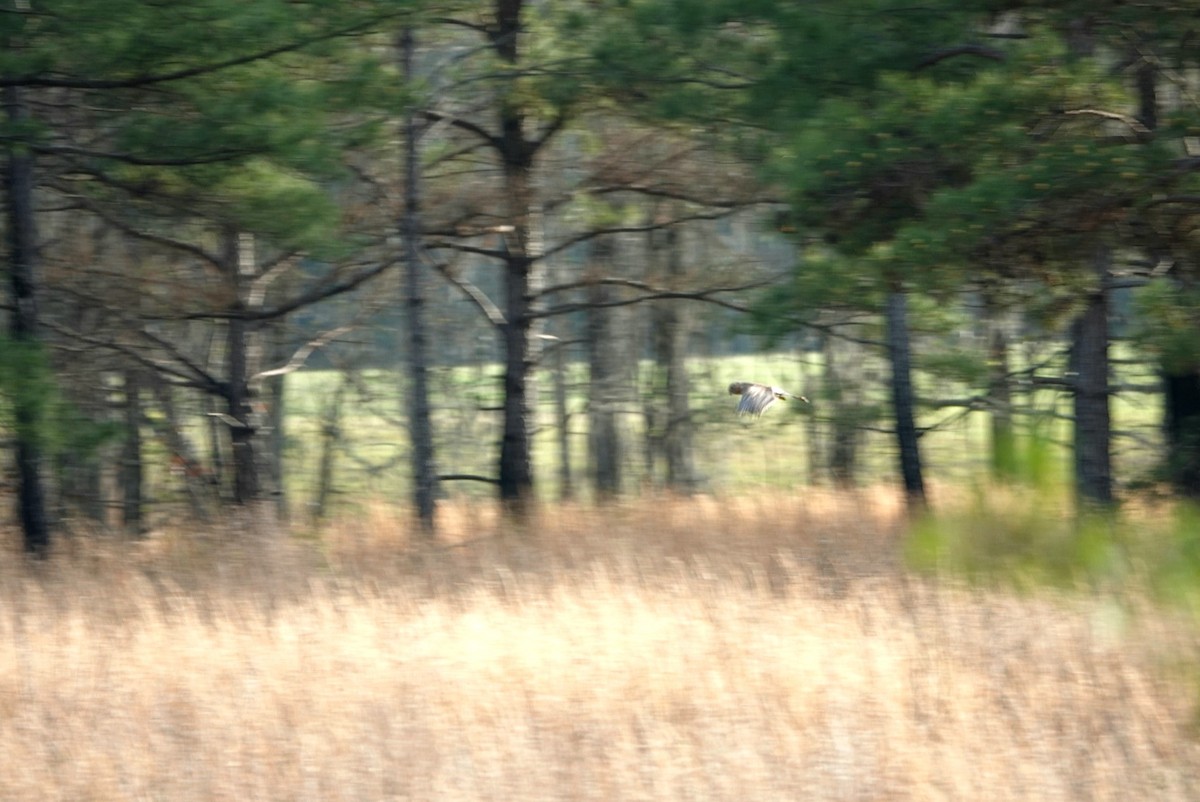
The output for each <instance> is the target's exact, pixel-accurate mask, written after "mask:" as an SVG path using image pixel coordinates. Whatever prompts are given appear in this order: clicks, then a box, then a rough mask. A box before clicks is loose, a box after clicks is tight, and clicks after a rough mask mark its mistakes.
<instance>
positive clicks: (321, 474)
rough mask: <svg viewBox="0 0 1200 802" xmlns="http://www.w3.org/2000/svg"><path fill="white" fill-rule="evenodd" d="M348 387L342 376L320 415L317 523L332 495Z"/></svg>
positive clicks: (326, 511)
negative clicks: (344, 401)
mask: <svg viewBox="0 0 1200 802" xmlns="http://www.w3.org/2000/svg"><path fill="white" fill-rule="evenodd" d="M349 387H350V382H349V380H348V378H347V377H346V376H345V375H343V376H342V380H341V381H340V382H339V383H338V387H337V390H335V391H334V393H333V397H332V398H330V399H329V400H328V401H327V402H326V404H325V409H324V411H323V412H322V413H321V456H320V461H319V462H318V463H317V498H316V502H315V503H314V508H313V518H314V519H316V520H318V521H322V520H324V519H325V516H326V514H327V513H328V511H329V499H330V497H331V496H332V495H333V493H334V486H333V473H334V462H335V460H336V458H337V451H338V449H339V448H340V447H341V442H342V400H343V398H345V395H346V390H347V389H348V388H349Z"/></svg>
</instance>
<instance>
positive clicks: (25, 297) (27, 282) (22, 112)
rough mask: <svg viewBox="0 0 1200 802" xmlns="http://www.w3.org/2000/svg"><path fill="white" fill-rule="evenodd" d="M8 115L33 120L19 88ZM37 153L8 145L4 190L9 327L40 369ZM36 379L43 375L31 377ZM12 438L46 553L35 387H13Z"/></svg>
mask: <svg viewBox="0 0 1200 802" xmlns="http://www.w3.org/2000/svg"><path fill="white" fill-rule="evenodd" d="M4 109H5V116H6V119H7V120H8V123H9V125H10V126H12V127H13V128H14V129H15V130H21V128H22V127H24V126H27V125H28V124H29V112H28V109H27V107H26V105H25V102H24V99H23V98H22V96H21V90H20V89H19V88H17V87H15V86H10V87H7V88H5V90H4ZM33 167H34V165H33V155H32V153H31V152H30V151H29V150H28V149H27V148H24V147H20V146H16V145H10V147H9V152H8V170H7V171H6V175H5V187H4V189H5V194H6V196H7V198H6V200H7V201H8V215H7V228H8V259H9V265H8V275H9V286H10V288H11V292H12V312H11V315H10V321H11V323H10V332H11V334H12V338H13V341H14V342H15V343H16V345H17V347H18V348H20V349H23V351H24V352H25V353H26V355H27V356H28V358H29V359H30V360H32V361H31V363H30V368H31V369H33V370H41V366H40V355H39V353H38V344H39V343H38V307H37V293H36V281H37V279H36V270H37V229H36V226H35V221H34V210H33ZM31 378H32V379H33V381H34V382H37V381H38V380H39V379H38V378H37V377H31ZM12 405H13V418H14V423H15V427H14V432H13V435H14V438H15V440H16V461H17V464H16V469H17V482H18V486H17V509H18V514H19V515H20V519H21V533H22V536H23V543H24V546H25V550H26V551H27V552H29V553H31V554H35V555H38V556H44V555H45V554H46V552H47V551H48V550H49V548H50V523H49V520H48V519H47V515H46V494H45V488H44V486H43V484H42V444H41V434H42V433H41V428H42V414H43V410H42V404H41V400H40V398H39V393H38V392H36V391H35V390H34V389H33V387H32V386H31V387H17V388H13V394H12Z"/></svg>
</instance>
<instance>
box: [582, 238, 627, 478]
mask: <svg viewBox="0 0 1200 802" xmlns="http://www.w3.org/2000/svg"><path fill="white" fill-rule="evenodd" d="M613 247H614V246H613V243H612V242H611V241H608V240H603V239H598V240H594V241H593V246H592V258H593V260H594V261H595V262H596V265H597V269H598V270H599V272H600V273H601V274H608V273H609V272H611V267H612V262H613ZM611 300H612V289H611V288H610V287H609V286H607V285H605V284H594V285H592V286H591V287H589V288H588V301H589V303H590V307H589V309H588V311H587V349H588V367H589V370H590V375H589V386H588V454H589V463H590V468H591V471H590V472H591V475H592V483H593V487H594V488H595V491H596V496H597V498H611V497H612V496H615V495H617V494H618V493H619V492H620V491H621V462H622V451H623V449H622V438H621V430H620V427H619V426H618V420H617V417H618V411H619V406H620V403H621V395H622V394H621V386H620V385H621V379H622V378H623V374H622V371H621V365H620V350H619V344H618V342H617V340H618V337H617V333H616V327H615V326H614V321H613V318H614V315H613V310H612V309H608V308H604V306H603V305H604V304H607V303H609V302H610V301H611Z"/></svg>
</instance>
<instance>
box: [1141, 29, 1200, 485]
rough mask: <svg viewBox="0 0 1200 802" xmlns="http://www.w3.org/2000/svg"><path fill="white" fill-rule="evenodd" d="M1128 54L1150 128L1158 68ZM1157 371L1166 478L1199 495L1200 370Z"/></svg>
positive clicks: (1154, 122) (1167, 368)
mask: <svg viewBox="0 0 1200 802" xmlns="http://www.w3.org/2000/svg"><path fill="white" fill-rule="evenodd" d="M1131 56H1132V57H1133V58H1134V59H1135V60H1136V63H1137V65H1138V66H1137V71H1136V73H1135V80H1136V86H1137V95H1138V121H1139V122H1141V123H1142V125H1144V126H1146V128H1147V130H1150V131H1153V130H1155V129H1156V128H1157V127H1158V67H1157V65H1156V62H1155V61H1153V60H1151V59H1149V58H1147V57H1145V56H1144V55H1143V54H1141V53H1139V52H1137V51H1136V50H1135V51H1134V52H1133V53H1132V54H1131ZM1173 105H1177V104H1173ZM1161 371H1162V388H1163V421H1162V429H1163V435H1164V438H1165V440H1166V446H1167V457H1166V470H1167V478H1168V480H1169V481H1170V483H1171V486H1172V487H1173V488H1174V489H1175V492H1177V493H1179V494H1180V495H1183V496H1185V497H1187V498H1192V499H1196V498H1200V369H1198V368H1197V366H1196V365H1195V364H1186V365H1170V364H1165V363H1164V364H1163V365H1161Z"/></svg>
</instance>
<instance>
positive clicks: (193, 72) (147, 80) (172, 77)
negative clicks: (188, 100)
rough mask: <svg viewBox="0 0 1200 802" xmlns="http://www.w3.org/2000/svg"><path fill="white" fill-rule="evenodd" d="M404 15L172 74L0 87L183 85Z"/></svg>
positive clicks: (1, 82) (12, 80)
mask: <svg viewBox="0 0 1200 802" xmlns="http://www.w3.org/2000/svg"><path fill="white" fill-rule="evenodd" d="M404 13H405V12H393V13H388V14H381V15H378V16H376V17H373V18H371V19H370V20H366V21H363V22H359V23H356V24H354V25H350V26H347V27H345V28H340V29H337V30H334V31H328V32H326V33H322V34H319V35H317V36H309V37H305V38H303V39H298V40H296V41H292V42H286V43H284V44H282V45H276V46H275V47H268V48H264V49H262V50H257V51H254V52H252V53H246V54H244V55H241V56H234V57H232V58H228V59H224V60H222V61H216V62H213V63H211V64H200V65H197V66H195V67H184V68H182V69H178V70H173V71H171V72H163V73H158V74H156V75H138V76H134V77H132V78H64V77H56V76H51V75H18V76H11V75H10V76H0V87H6V86H32V87H43V88H48V89H50V88H54V89H138V88H142V87H147V86H153V85H155V84H164V83H172V82H174V81H182V80H184V79H187V78H197V77H199V76H202V75H209V74H211V73H215V72H221V71H222V70H227V69H229V68H231V67H240V66H242V65H243V64H253V63H254V62H256V61H265V60H267V59H270V58H274V57H275V56H280V55H283V54H284V53H292V52H295V51H297V50H303V49H304V48H306V47H309V46H310V45H314V44H318V43H320V42H327V41H330V40H332V39H337V38H339V37H342V36H349V35H351V34H355V33H361V32H364V31H368V30H371V29H372V28H374V27H376V26H377V25H379V24H380V23H381V22H385V21H387V20H389V19H394V18H396V17H400V16H402V15H403V14H404Z"/></svg>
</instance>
